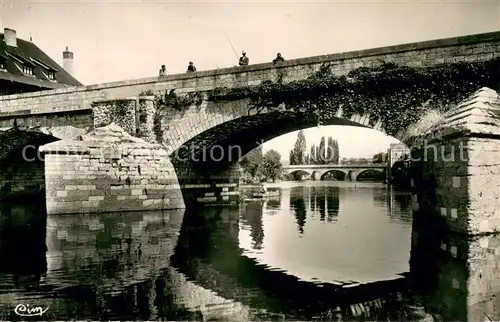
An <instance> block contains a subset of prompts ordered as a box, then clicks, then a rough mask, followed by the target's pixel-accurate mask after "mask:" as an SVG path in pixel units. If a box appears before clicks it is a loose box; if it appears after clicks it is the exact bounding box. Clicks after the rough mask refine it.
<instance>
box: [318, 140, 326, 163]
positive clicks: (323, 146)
mask: <svg viewBox="0 0 500 322" xmlns="http://www.w3.org/2000/svg"><path fill="white" fill-rule="evenodd" d="M325 143H326V142H325V137H324V136H323V137H321V141H320V142H319V154H318V156H317V157H318V164H326V162H327V159H326V155H325V152H326V151H325V150H326V144H325Z"/></svg>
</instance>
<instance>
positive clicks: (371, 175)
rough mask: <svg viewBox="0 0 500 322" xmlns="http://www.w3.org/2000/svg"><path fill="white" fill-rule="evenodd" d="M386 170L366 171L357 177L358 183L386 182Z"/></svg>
mask: <svg viewBox="0 0 500 322" xmlns="http://www.w3.org/2000/svg"><path fill="white" fill-rule="evenodd" d="M386 173H387V170H386V169H375V168H374V169H366V170H363V171H360V172H359V173H358V174H357V175H356V181H363V180H370V181H384V180H385V179H386Z"/></svg>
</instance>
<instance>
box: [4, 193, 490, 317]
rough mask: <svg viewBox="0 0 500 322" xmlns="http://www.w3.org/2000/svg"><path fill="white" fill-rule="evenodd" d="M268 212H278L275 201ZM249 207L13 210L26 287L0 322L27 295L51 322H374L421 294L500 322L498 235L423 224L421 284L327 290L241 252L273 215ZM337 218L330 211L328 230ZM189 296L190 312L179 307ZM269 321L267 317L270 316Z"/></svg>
mask: <svg viewBox="0 0 500 322" xmlns="http://www.w3.org/2000/svg"><path fill="white" fill-rule="evenodd" d="M320 196H321V194H320ZM384 197H386V198H387V197H388V198H392V200H393V202H395V204H396V205H398V204H399V203H400V202H398V201H397V198H396V197H395V196H394V195H392V197H391V195H390V194H389V195H388V196H384V195H377V198H384ZM293 198H294V199H293V200H291V201H290V203H291V204H293V205H297V204H300V205H301V206H299V207H298V208H299V209H302V210H301V211H303V210H304V209H306V211H309V210H310V209H314V207H315V206H314V205H315V201H314V200H313V199H314V198H309V197H308V195H307V194H306V195H305V196H304V198H303V202H302V201H300V198H299V197H298V196H295V197H293ZM317 199H318V198H316V200H317ZM319 199H320V202H319V203H318V205H317V206H316V209H319V208H320V206H319V205H320V204H325V203H326V204H327V206H326V207H325V209H335V207H336V206H335V203H333V204H332V201H325V202H323V201H322V200H321V197H320V198H319ZM311 200H313V201H312V202H311ZM328 203H330V205H332V206H333V207H330V206H328ZM264 206H265V207H268V208H271V209H272V208H277V207H278V205H276V204H275V203H273V202H271V201H269V202H267V203H265V204H264ZM400 206H401V205H398V207H400ZM250 207H253V208H251V211H250V212H245V213H243V214H242V216H241V217H239V216H238V214H236V213H234V212H231V211H230V210H228V209H207V210H205V212H203V213H195V212H189V211H188V212H187V213H186V214H185V215H183V214H182V213H176V212H168V213H165V214H163V215H160V214H153V213H145V214H133V213H127V214H122V215H121V216H117V215H116V214H115V215H114V216H109V217H107V216H92V215H87V216H83V217H79V216H72V217H49V219H48V220H46V219H45V217H44V216H43V214H42V213H41V212H40V211H38V212H37V211H36V207H35V209H33V208H32V209H27V208H26V207H24V206H23V207H15V208H11V207H4V208H2V210H1V211H2V215H1V216H0V260H1V261H0V285H5V284H12V285H15V288H16V289H17V291H16V292H14V293H13V292H10V291H9V292H8V294H6V293H5V291H4V290H2V288H1V286H0V303H1V304H0V319H1V320H14V319H16V318H18V317H16V316H14V315H13V314H12V304H13V303H17V302H19V300H20V299H21V298H22V299H23V301H24V300H26V299H28V300H29V299H32V300H34V301H36V303H39V304H40V305H44V303H45V304H46V305H50V306H51V311H50V312H49V315H47V316H44V318H49V319H52V318H54V319H55V318H57V319H64V318H72V317H75V316H79V317H82V318H104V319H120V318H130V317H135V318H138V319H143V320H144V319H151V318H157V317H163V318H166V319H168V320H182V319H197V320H200V319H206V318H210V317H219V318H220V317H221V316H222V315H223V313H222V312H225V313H226V318H227V319H230V320H233V319H244V320H249V319H250V318H251V317H252V316H253V314H254V313H252V312H253V309H259V308H265V309H266V310H268V311H270V312H276V313H279V314H282V315H283V317H287V316H288V317H295V318H298V317H303V318H307V319H313V318H314V319H316V318H322V319H323V318H324V319H326V318H332V317H333V318H334V317H335V315H341V316H343V318H345V319H354V318H356V316H357V315H359V314H360V311H361V309H363V310H364V312H365V314H367V315H368V316H369V317H370V319H385V318H387V317H389V318H390V319H402V318H404V317H402V316H399V315H395V314H396V313H392V312H396V311H398V309H399V307H400V305H401V304H402V303H401V301H399V300H398V294H401V293H403V294H408V291H409V290H412V293H415V292H416V291H418V292H417V293H418V296H417V297H418V299H419V302H420V303H423V305H424V307H425V308H426V310H427V311H428V312H432V313H434V314H437V315H440V316H441V318H442V319H444V320H474V321H475V320H484V319H485V317H486V315H488V316H489V317H490V318H491V319H492V320H496V319H498V318H499V317H500V316H499V315H498V310H499V308H500V301H499V300H498V298H499V296H498V295H497V290H499V288H500V281H499V280H498V279H497V272H498V270H499V267H500V264H498V263H499V261H497V260H496V258H497V253H498V251H497V249H500V238H499V237H497V236H483V237H479V238H476V239H474V240H466V239H463V238H462V237H461V236H458V235H455V234H446V233H444V230H443V225H442V223H441V222H440V221H439V218H438V219H437V220H434V221H432V222H429V221H428V220H425V221H423V219H421V220H418V221H414V231H413V242H412V251H411V261H410V271H411V274H410V275H408V274H403V275H404V276H405V277H404V278H401V279H399V280H394V281H385V282H379V283H370V284H365V285H358V286H353V287H345V285H344V286H342V285H333V284H327V283H323V284H319V283H311V282H305V281H300V280H299V279H297V278H296V277H294V276H291V275H287V274H286V273H284V272H280V271H276V270H272V269H270V268H269V267H266V266H265V265H262V264H260V263H259V262H258V261H256V260H255V259H252V258H249V257H247V256H245V255H244V254H243V251H242V249H241V248H240V247H239V245H238V235H239V229H240V228H239V224H240V220H241V224H243V223H245V224H247V225H249V226H250V227H251V228H252V230H254V232H253V233H252V238H253V239H254V241H255V243H254V245H256V246H257V247H258V244H259V240H260V243H262V238H263V235H264V230H263V228H262V208H261V206H259V207H260V208H259V207H258V206H254V205H252V206H250ZM318 211H320V210H318ZM183 216H184V222H182V217H183ZM295 216H297V214H295ZM301 216H302V215H299V216H298V217H299V218H300V217H301ZM327 217H328V215H327V211H326V210H325V221H326V222H327ZM181 223H182V228H181ZM45 227H46V228H45ZM179 229H180V230H179ZM44 240H46V245H47V249H46V248H45V246H44V245H45V243H44V242H43V241H44ZM174 247H175V252H173V249H174ZM172 253H174V255H173V256H172V263H173V265H174V266H175V267H177V268H178V269H179V270H180V271H181V272H182V273H183V274H184V275H185V276H186V277H187V279H186V277H185V276H184V275H182V274H179V273H178V272H177V271H176V269H174V268H172V267H171V266H170V260H169V255H170V254H172ZM96 258H97V259H96ZM41 294H42V295H41ZM43 294H45V297H43ZM180 298H182V301H183V303H184V304H179V301H180V300H179V299H180ZM231 300H234V301H233V302H231ZM239 303H241V304H239ZM360 303H361V305H360ZM471 303H473V305H472V304H471ZM381 304H382V305H381ZM368 311H369V312H368ZM227 312H229V313H227ZM231 312H233V313H231ZM235 312H236V313H235ZM407 312H408V313H410V311H409V310H407ZM227 314H229V315H227ZM231 314H233V315H231ZM266 314H267V313H265V312H264V313H263V312H259V313H258V316H259V317H260V318H264V319H265V317H266ZM267 317H268V319H274V318H276V316H274V315H269V314H268V315H267Z"/></svg>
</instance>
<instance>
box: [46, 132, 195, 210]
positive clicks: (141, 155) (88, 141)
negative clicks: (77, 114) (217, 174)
mask: <svg viewBox="0 0 500 322" xmlns="http://www.w3.org/2000/svg"><path fill="white" fill-rule="evenodd" d="M41 150H42V151H43V152H44V153H45V155H44V159H45V182H46V191H45V194H46V200H47V201H46V202H47V213H48V214H64V213H87V212H116V211H138V210H158V209H176V208H184V207H185V205H184V201H183V198H182V194H181V189H180V185H179V183H178V179H177V175H176V173H175V169H174V167H173V165H172V163H171V162H170V159H169V157H168V155H167V152H166V151H165V150H164V149H163V148H162V146H161V145H159V144H150V143H147V142H145V141H144V140H142V139H138V138H134V137H132V136H130V135H128V134H127V133H126V132H125V131H124V130H123V129H122V128H120V127H118V126H117V125H115V124H111V125H109V126H105V127H101V128H97V129H95V130H94V131H93V132H91V133H89V134H87V135H84V136H82V137H81V140H69V141H65V140H63V141H58V142H54V143H51V144H47V145H44V146H43V147H42V148H41Z"/></svg>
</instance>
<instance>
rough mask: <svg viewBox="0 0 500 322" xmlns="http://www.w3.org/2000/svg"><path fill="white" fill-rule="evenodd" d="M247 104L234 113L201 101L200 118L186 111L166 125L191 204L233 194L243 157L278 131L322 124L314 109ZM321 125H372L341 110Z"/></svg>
mask: <svg viewBox="0 0 500 322" xmlns="http://www.w3.org/2000/svg"><path fill="white" fill-rule="evenodd" d="M240 104H241V102H240ZM240 107H241V106H240ZM244 107H245V109H243V108H239V107H238V106H233V107H231V110H230V111H232V112H231V113H230V111H228V110H225V109H224V108H228V106H227V105H226V106H223V107H221V108H220V109H218V110H214V109H212V110H211V111H207V109H206V108H205V109H204V108H203V107H202V109H201V110H200V111H199V112H198V113H199V115H198V117H201V118H202V119H203V120H200V121H199V122H197V121H196V119H197V118H198V117H195V118H193V116H191V117H192V118H191V119H188V117H189V116H185V120H182V121H177V124H175V125H173V126H171V127H169V128H168V129H166V131H165V133H164V136H163V138H164V146H165V148H166V149H167V150H169V152H170V158H171V161H172V164H173V165H174V167H175V169H176V173H177V176H178V179H179V183H180V185H181V188H182V191H183V195H184V198H185V202H186V204H187V205H189V204H192V203H193V202H191V201H190V200H192V199H193V198H195V199H198V198H205V199H204V200H207V203H208V200H212V201H213V200H215V198H216V197H217V193H219V192H223V193H224V194H229V196H231V198H233V199H235V198H236V192H234V191H237V185H238V182H239V169H238V166H237V162H238V160H239V159H240V158H241V157H243V156H244V155H245V154H247V153H248V152H250V151H251V150H253V149H254V148H256V147H258V146H259V145H260V144H262V143H264V142H266V141H268V140H271V139H273V138H275V137H278V136H280V135H283V134H286V133H289V132H293V131H296V130H300V129H305V128H310V127H314V126H318V120H317V118H316V117H315V116H314V115H311V114H306V113H302V112H293V111H270V112H267V113H264V112H263V113H260V114H254V115H248V111H247V107H246V105H244ZM235 111H240V113H236V112H235ZM233 112H234V113H233ZM322 125H348V126H357V127H369V126H367V125H365V124H363V123H359V122H355V121H352V120H347V119H343V118H342V117H337V116H332V117H330V118H329V119H327V120H325V121H323V123H322ZM182 129H184V130H182ZM286 157H288V156H282V159H283V158H286ZM213 190H215V191H213ZM226 190H229V191H226ZM191 191H197V192H196V193H194V194H193V193H191ZM203 191H205V192H203ZM214 192H215V196H214V195H212V193H214ZM231 193H233V194H231ZM225 197H226V198H224V199H228V198H227V197H228V196H225Z"/></svg>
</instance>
